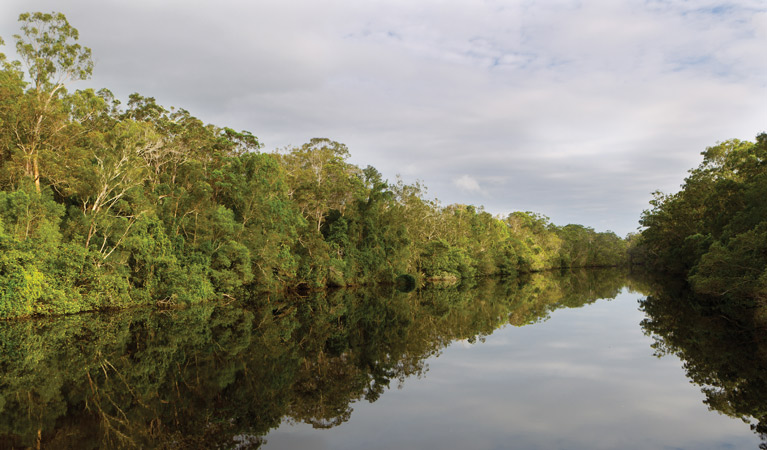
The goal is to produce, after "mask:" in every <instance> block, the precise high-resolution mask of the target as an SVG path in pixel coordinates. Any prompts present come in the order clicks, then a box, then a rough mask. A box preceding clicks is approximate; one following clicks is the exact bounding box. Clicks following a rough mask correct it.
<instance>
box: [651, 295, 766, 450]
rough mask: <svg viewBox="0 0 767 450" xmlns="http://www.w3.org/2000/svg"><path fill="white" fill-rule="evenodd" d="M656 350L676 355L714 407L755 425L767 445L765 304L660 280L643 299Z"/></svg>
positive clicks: (657, 352) (755, 429)
mask: <svg viewBox="0 0 767 450" xmlns="http://www.w3.org/2000/svg"><path fill="white" fill-rule="evenodd" d="M641 308H642V310H643V311H644V312H645V313H646V314H647V318H646V319H645V320H643V321H642V327H643V328H644V329H645V330H646V332H647V333H648V334H649V335H651V336H652V337H653V338H654V340H655V343H654V344H653V348H654V349H655V352H656V355H658V356H664V355H676V356H678V357H679V358H680V359H681V360H682V361H683V362H684V369H685V371H686V373H687V376H688V377H689V379H690V380H691V381H692V382H694V383H695V384H697V385H699V386H700V387H701V392H702V393H703V394H704V395H705V403H706V404H707V405H708V406H709V408H710V409H712V410H715V411H718V412H720V413H722V414H726V415H728V416H731V417H736V418H739V419H741V420H743V421H744V422H746V423H749V424H750V425H751V429H753V430H754V431H755V432H756V433H757V434H759V435H760V437H761V439H762V444H761V445H760V448H762V449H767V335H766V334H765V331H767V326H765V325H767V324H765V322H764V317H765V316H766V315H765V311H764V310H763V309H759V308H752V309H746V310H733V309H728V308H723V307H722V306H720V305H718V304H717V302H715V301H712V300H711V299H707V298H705V297H701V296H695V295H693V294H692V293H690V292H689V291H688V290H687V289H685V286H684V285H683V284H681V283H678V282H677V283H674V282H673V281H671V282H668V281H667V282H665V283H662V284H660V283H658V284H657V285H656V286H655V287H654V289H653V294H652V295H649V296H648V297H647V298H646V299H644V300H642V302H641Z"/></svg>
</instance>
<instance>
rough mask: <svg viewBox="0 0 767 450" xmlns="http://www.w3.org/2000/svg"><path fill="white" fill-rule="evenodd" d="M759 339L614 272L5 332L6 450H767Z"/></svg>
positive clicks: (687, 300) (2, 440)
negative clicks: (764, 448) (765, 447)
mask: <svg viewBox="0 0 767 450" xmlns="http://www.w3.org/2000/svg"><path fill="white" fill-rule="evenodd" d="M752 325H753V324H752V323H750V322H749V319H748V317H747V315H746V316H743V315H733V314H722V312H721V311H718V310H713V309H711V308H709V307H708V306H707V305H705V304H702V303H701V302H698V301H697V300H695V299H693V298H691V297H689V295H688V294H685V293H684V292H683V291H681V290H678V289H676V290H675V289H672V288H665V287H663V285H660V284H658V283H656V282H651V281H648V280H646V279H644V280H637V279H636V278H629V277H626V276H625V274H622V273H620V272H617V271H604V270H600V271H591V272H578V273H571V274H566V275H561V274H547V275H535V276H533V277H530V278H526V279H520V280H511V281H505V282H494V281H488V282H484V283H482V284H481V285H479V286H474V287H462V288H455V287H445V288H440V289H427V290H422V291H416V292H411V293H400V292H396V291H393V290H388V291H387V290H378V291H376V292H362V291H337V292H334V293H330V294H321V295H319V294H318V295H315V296H310V297H305V298H274V297H271V298H257V299H253V300H251V301H248V302H243V303H240V304H231V305H226V306H223V305H213V304H209V305H204V306H201V307H195V308H190V309H187V310H183V311H170V312H154V311H131V312H125V313H121V314H113V315H87V316H77V317H67V318H60V319H51V320H42V321H24V322H19V323H3V324H0V349H1V350H2V360H1V362H0V448H26V447H32V448H34V447H36V446H38V445H39V446H40V448H57V449H58V448H78V449H80V448H265V449H301V448H307V449H389V448H392V449H393V448H396V449H402V448H421V449H465V448H473V449H539V448H540V449H551V448H562V449H581V448H582V449H592V448H605V449H614V448H616V449H618V448H619V449H648V448H658V449H666V448H673V449H676V448H689V449H708V448H711V449H714V448H716V449H719V448H736V449H739V448H758V446H759V445H760V442H762V441H761V440H760V435H759V432H760V431H762V432H763V431H764V430H763V429H762V428H761V425H759V419H762V422H765V421H764V418H765V417H764V415H765V414H766V413H767V385H765V379H766V378H767V373H765V372H767V371H765V369H766V368H767V364H765V361H767V351H766V350H767V344H765V340H764V338H763V336H764V330H763V329H759V328H753V327H752ZM757 326H758V325H757ZM749 327H751V328H749ZM757 426H759V427H760V428H759V429H756V430H753V429H752V427H757Z"/></svg>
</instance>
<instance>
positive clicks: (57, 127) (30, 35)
mask: <svg viewBox="0 0 767 450" xmlns="http://www.w3.org/2000/svg"><path fill="white" fill-rule="evenodd" d="M19 21H20V22H22V26H21V31H22V34H16V35H14V38H15V40H16V52H17V53H18V54H19V56H20V57H21V59H22V64H23V66H24V67H25V68H26V70H27V73H28V75H29V78H30V83H31V85H30V86H29V89H28V90H27V92H26V96H25V102H24V104H25V107H26V112H27V114H26V120H24V121H19V122H17V123H16V125H15V127H14V130H13V132H14V135H15V138H16V145H17V146H18V148H19V149H20V150H21V152H22V154H23V158H24V173H25V175H27V176H28V177H30V178H32V179H33V180H34V182H35V188H36V189H37V192H40V159H41V158H40V155H41V153H43V152H46V151H54V150H55V148H56V146H57V145H56V137H58V135H59V134H60V133H61V131H62V130H63V128H64V127H65V125H66V115H65V114H63V113H62V111H61V98H62V96H63V95H65V93H66V88H65V85H66V83H67V82H69V81H75V80H85V79H87V78H89V77H90V76H91V73H92V72H93V60H92V59H91V50H90V49H89V48H87V47H82V46H81V45H80V44H78V43H77V42H76V41H77V40H78V39H79V33H78V31H77V29H76V28H74V27H72V26H71V25H70V24H69V22H68V21H67V19H66V17H65V16H64V14H62V13H55V12H54V13H50V14H46V13H40V12H36V13H24V14H21V15H20V16H19Z"/></svg>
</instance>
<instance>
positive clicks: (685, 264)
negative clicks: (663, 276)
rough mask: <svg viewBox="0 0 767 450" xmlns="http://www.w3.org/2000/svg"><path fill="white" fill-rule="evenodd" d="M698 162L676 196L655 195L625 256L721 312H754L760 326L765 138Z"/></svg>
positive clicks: (721, 149) (766, 219)
mask: <svg viewBox="0 0 767 450" xmlns="http://www.w3.org/2000/svg"><path fill="white" fill-rule="evenodd" d="M702 155H703V162H701V164H700V165H699V166H698V167H697V168H695V169H693V170H691V171H690V172H689V176H688V177H687V178H686V179H685V180H684V184H683V185H682V189H681V190H680V191H679V192H677V193H675V194H663V193H660V192H656V193H655V195H654V198H653V200H652V201H651V209H649V210H647V211H645V212H644V213H643V214H642V218H641V221H640V223H641V225H642V226H643V227H645V228H644V230H643V231H642V233H641V236H639V237H638V241H639V242H638V245H637V246H636V248H635V249H633V250H634V251H635V252H636V253H637V257H638V258H642V259H644V260H645V261H646V263H647V264H648V266H649V267H650V268H651V269H653V270H655V271H662V272H665V273H668V274H671V275H675V276H682V277H684V278H685V279H687V280H688V281H689V282H690V285H691V287H692V289H693V290H694V291H695V292H697V293H698V294H703V295H706V296H708V297H710V298H711V299H712V300H713V301H714V302H716V303H718V304H719V305H720V306H721V307H722V308H724V309H725V310H726V309H733V310H740V309H742V308H746V309H753V308H755V307H756V308H757V319H759V318H760V319H759V320H761V321H762V322H763V325H764V324H767V134H765V133H761V134H759V135H758V136H757V137H756V142H745V141H740V140H737V139H733V140H728V141H725V142H721V143H719V144H717V145H715V146H712V147H709V148H707V149H706V150H705V151H704V152H702ZM759 311H761V313H759Z"/></svg>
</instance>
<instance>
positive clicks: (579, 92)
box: [0, 0, 767, 235]
mask: <svg viewBox="0 0 767 450" xmlns="http://www.w3.org/2000/svg"><path fill="white" fill-rule="evenodd" d="M67 3H68V4H67V5H66V7H63V6H62V4H61V3H60V2H57V1H54V0H25V1H21V0H8V1H4V2H3V3H2V5H0V35H1V36H3V37H5V39H6V41H8V42H7V43H10V44H12V38H11V35H12V34H13V33H15V32H17V30H18V26H17V24H16V22H15V17H17V15H18V13H19V12H22V11H28V10H42V11H50V10H62V11H63V12H65V13H66V14H67V17H68V18H69V20H70V22H71V23H72V24H73V26H75V27H77V28H78V29H79V30H80V36H81V42H82V43H83V44H84V45H87V46H91V47H92V48H93V53H94V56H95V59H96V67H95V72H94V78H93V80H91V81H90V82H89V83H90V84H91V85H94V87H108V88H110V89H112V90H113V91H115V93H116V94H117V95H118V96H120V97H121V98H126V97H127V95H128V94H129V93H131V92H134V91H138V92H140V93H142V94H143V95H148V96H154V97H156V98H157V100H158V101H159V102H160V103H161V104H163V105H168V106H170V105H174V106H178V107H183V108H186V109H188V110H189V111H190V112H192V114H195V115H197V116H198V117H200V118H201V119H202V120H204V121H206V122H211V123H215V124H219V125H226V126H230V127H233V128H237V129H247V130H250V131H252V132H253V133H254V134H255V135H256V136H258V137H259V138H260V139H261V141H262V142H264V143H265V144H266V150H271V149H276V148H282V147H284V146H287V145H301V144H302V143H304V142H306V141H307V140H309V139H311V138H312V137H316V136H325V137H329V138H332V139H335V140H337V141H340V142H344V143H345V144H347V145H348V146H349V148H350V150H351V153H352V161H353V162H355V163H357V164H359V165H362V166H365V165H368V164H370V165H373V166H375V167H376V168H378V169H379V170H380V171H381V172H382V173H383V174H384V176H385V177H387V178H389V179H392V178H393V177H394V176H395V175H396V174H398V173H401V174H403V176H404V177H405V181H406V182H412V181H415V180H416V179H418V180H422V181H423V182H424V183H425V184H426V185H427V186H428V187H429V192H430V194H433V195H435V196H437V197H439V198H440V199H441V200H442V201H443V203H446V204H448V203H466V204H479V203H482V204H484V206H485V207H486V210H488V211H489V212H492V213H505V212H509V211H513V210H531V211H537V212H540V213H543V214H546V215H547V216H549V217H551V218H552V220H553V221H554V222H555V223H562V224H564V223H582V224H584V225H588V226H593V227H594V228H596V229H604V228H611V229H613V230H614V231H616V232H618V234H621V235H623V234H625V233H627V232H629V231H632V230H634V229H635V228H636V225H637V219H638V217H639V214H640V212H641V210H642V209H643V207H644V206H643V205H647V202H648V201H649V199H650V193H651V192H652V191H654V190H655V189H662V190H665V191H671V190H675V189H677V188H678V186H679V184H680V183H681V182H682V180H683V178H684V176H685V174H686V171H687V170H688V169H691V168H693V167H695V166H696V165H697V164H698V162H699V161H700V155H699V154H700V152H701V151H702V150H704V149H705V148H706V147H707V146H710V145H714V144H715V143H716V142H717V141H721V140H725V139H729V138H739V139H753V138H754V136H756V134H757V133H759V132H761V131H767V130H766V128H767V125H766V124H767V110H765V108H764V98H766V97H767V83H765V81H764V77H763V74H764V73H767V59H765V58H764V55H763V47H764V38H765V36H767V34H766V33H767V31H766V30H767V29H766V28H765V26H764V24H765V23H767V19H765V18H766V17H767V6H765V5H764V3H763V2H761V1H758V0H739V1H732V2H728V4H727V5H728V6H727V8H718V7H717V6H718V5H719V3H718V2H714V1H708V0H702V1H699V2H686V1H648V2H634V1H630V0H625V1H615V0H610V1H607V0H596V1H590V2H577V1H566V0H562V1H552V2H506V1H484V2H479V1H477V2H448V3H445V2H437V1H436V0H433V1H432V0H428V1H419V2H404V1H394V2H385V3H384V2H351V1H339V0H336V1H330V2H322V3H321V4H319V3H317V2H309V1H300V0H295V1H290V2H284V1H279V2H278V1H272V0H265V1H260V2H242V1H237V0H225V1H221V2H218V3H216V5H211V4H209V3H206V2H195V1H191V2H184V3H181V2H151V1H148V0H147V1H135V2H131V3H121V2H109V1H105V2H97V3H92V2H85V1H72V2H67ZM114 17H120V20H105V18H114ZM9 40H10V41H9ZM11 49H12V45H6V47H5V52H6V53H7V54H9V56H10V55H11V54H12V51H11ZM77 87H80V86H75V88H77ZM472 180H473V181H472ZM477 180H482V185H481V186H480V184H479V182H478V181H477ZM490 180H493V181H492V182H490Z"/></svg>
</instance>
